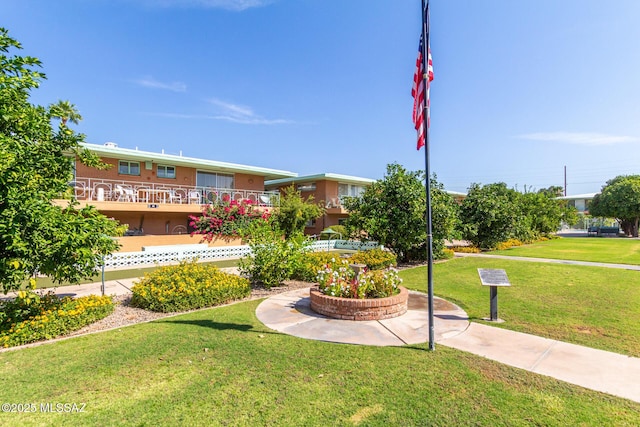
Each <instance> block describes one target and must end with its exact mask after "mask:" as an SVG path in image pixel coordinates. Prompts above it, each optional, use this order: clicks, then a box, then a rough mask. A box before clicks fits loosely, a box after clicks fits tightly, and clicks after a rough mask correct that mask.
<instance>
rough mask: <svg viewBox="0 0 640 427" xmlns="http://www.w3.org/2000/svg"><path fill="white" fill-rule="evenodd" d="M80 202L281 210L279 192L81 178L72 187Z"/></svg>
mask: <svg viewBox="0 0 640 427" xmlns="http://www.w3.org/2000/svg"><path fill="white" fill-rule="evenodd" d="M69 186H70V187H72V188H73V191H74V196H75V198H76V200H79V201H89V200H91V201H98V202H103V201H118V202H131V203H178V204H206V203H218V202H221V201H223V200H225V199H228V200H236V201H240V200H249V201H251V202H252V203H253V204H255V205H258V206H265V207H272V206H279V204H280V193H279V192H278V191H257V190H244V189H239V188H213V187H198V186H196V187H185V186H180V185H172V184H163V183H154V182H139V181H126V180H113V179H101V178H79V177H77V178H76V179H74V180H73V181H71V182H70V183H69Z"/></svg>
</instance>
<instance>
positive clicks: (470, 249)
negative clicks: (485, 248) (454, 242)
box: [450, 246, 482, 254]
mask: <svg viewBox="0 0 640 427" xmlns="http://www.w3.org/2000/svg"><path fill="white" fill-rule="evenodd" d="M450 249H451V250H452V251H454V252H460V253H464V254H479V253H480V252H482V251H481V250H480V248H477V247H475V246H452V247H451V248H450Z"/></svg>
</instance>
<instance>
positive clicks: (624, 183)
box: [589, 175, 640, 237]
mask: <svg viewBox="0 0 640 427" xmlns="http://www.w3.org/2000/svg"><path fill="white" fill-rule="evenodd" d="M589 213H590V214H591V215H593V216H600V217H608V218H616V219H617V220H618V222H619V223H620V226H621V227H622V230H623V231H624V233H625V234H626V235H628V236H633V237H638V223H639V222H640V175H620V176H617V177H615V178H613V179H611V180H609V181H607V183H606V184H605V185H604V186H603V187H602V191H601V192H600V193H598V194H596V196H595V197H594V198H593V200H592V202H591V205H590V206H589Z"/></svg>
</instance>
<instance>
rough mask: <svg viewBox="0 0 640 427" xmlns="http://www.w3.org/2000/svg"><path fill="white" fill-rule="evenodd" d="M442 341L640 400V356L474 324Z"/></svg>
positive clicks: (499, 360)
mask: <svg viewBox="0 0 640 427" xmlns="http://www.w3.org/2000/svg"><path fill="white" fill-rule="evenodd" d="M440 344H442V345H445V346H447V347H452V348H455V349H458V350H462V351H466V352H469V353H473V354H477V355H478V356H483V357H486V358H487V359H491V360H495V361H497V362H500V363H504V364H506V365H511V366H515V367H516V368H520V369H525V370H527V371H531V372H535V373H538V374H542V375H546V376H549V377H553V378H556V379H559V380H562V381H566V382H568V383H571V384H575V385H579V386H582V387H585V388H589V389H591V390H596V391H601V392H604V393H609V394H612V395H614V396H619V397H624V398H626V399H630V400H633V401H635V402H639V403H640V359H639V358H636V357H629V356H624V355H621V354H617V353H612V352H609V351H603V350H596V349H593V348H589V347H584V346H580V345H575V344H569V343H565V342H561V341H556V340H551V339H547V338H541V337H538V336H535V335H530V334H523V333H521V332H514V331H509V330H506V329H501V328H496V327H494V326H487V325H484V324H480V323H471V324H470V325H469V328H468V329H467V330H465V331H464V332H463V333H462V334H459V335H456V336H453V337H449V338H446V339H444V340H441V341H440Z"/></svg>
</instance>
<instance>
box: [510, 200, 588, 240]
mask: <svg viewBox="0 0 640 427" xmlns="http://www.w3.org/2000/svg"><path fill="white" fill-rule="evenodd" d="M558 188H560V187H550V188H548V189H542V190H540V191H538V192H537V193H525V194H523V195H522V197H521V200H520V201H521V209H522V213H523V221H524V224H526V227H527V229H528V230H527V231H526V234H529V235H531V237H533V238H538V237H541V236H548V235H550V234H552V233H555V232H556V231H558V229H559V228H560V225H561V224H562V222H563V221H564V222H566V223H567V224H575V222H576V221H577V219H578V218H577V213H576V212H577V211H576V209H575V208H571V207H569V205H568V204H567V202H566V200H558V199H557V197H558V190H557V189H558ZM523 240H526V239H523Z"/></svg>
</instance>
